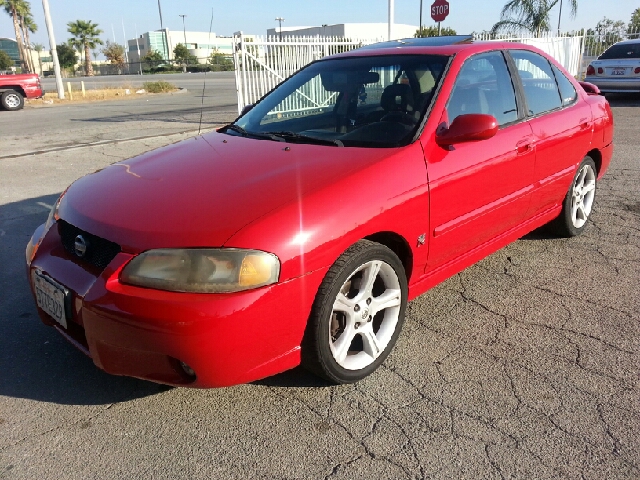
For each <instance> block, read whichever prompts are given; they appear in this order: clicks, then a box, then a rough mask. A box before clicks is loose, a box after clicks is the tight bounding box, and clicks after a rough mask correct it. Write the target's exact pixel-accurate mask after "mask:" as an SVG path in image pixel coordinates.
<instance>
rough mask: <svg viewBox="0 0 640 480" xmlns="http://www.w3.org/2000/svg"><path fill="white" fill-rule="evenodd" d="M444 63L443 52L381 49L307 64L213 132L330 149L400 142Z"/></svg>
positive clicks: (409, 133) (407, 137) (424, 107)
mask: <svg viewBox="0 0 640 480" xmlns="http://www.w3.org/2000/svg"><path fill="white" fill-rule="evenodd" d="M448 61H449V57H447V56H443V55H393V56H391V55H384V56H370V57H349V58H341V59H330V60H322V61H319V62H316V63H312V64H311V65H309V66H308V67H306V68H304V69H303V70H301V71H300V72H298V73H296V74H295V75H293V76H292V77H291V78H289V79H287V80H286V81H285V82H283V83H282V84H281V85H279V86H278V87H276V89H275V90H273V91H272V92H271V93H270V94H268V95H267V96H265V97H264V98H263V99H262V100H261V101H260V102H258V103H257V104H256V106H255V107H254V108H253V109H251V110H250V111H249V112H248V113H246V114H245V115H243V116H242V117H241V118H239V119H238V120H237V121H236V122H235V123H234V124H231V125H229V126H227V127H224V128H223V129H221V131H222V132H224V133H228V134H230V135H242V136H247V137H252V138H258V139H266V140H273V141H286V142H293V143H317V144H325V145H333V146H338V147H342V146H344V147H351V146H360V147H395V146H401V145H404V144H408V143H410V142H411V140H412V139H413V137H414V135H415V132H416V131H417V129H418V128H419V125H420V123H421V120H422V117H423V116H424V114H425V113H426V112H427V111H428V108H429V105H430V104H431V101H432V97H433V93H434V91H435V90H436V88H437V86H438V85H439V83H440V79H441V78H442V74H443V72H444V70H445V67H446V65H447V62H448Z"/></svg>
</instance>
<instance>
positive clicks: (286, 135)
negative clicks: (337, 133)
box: [266, 131, 344, 147]
mask: <svg viewBox="0 0 640 480" xmlns="http://www.w3.org/2000/svg"><path fill="white" fill-rule="evenodd" d="M266 134H270V135H273V136H275V137H280V138H282V139H283V140H285V141H286V140H293V141H296V140H298V141H302V142H308V143H315V144H318V145H336V146H338V147H344V143H342V142H341V141H340V140H338V139H335V138H318V137H311V136H309V135H304V134H302V133H296V132H289V131H285V132H266Z"/></svg>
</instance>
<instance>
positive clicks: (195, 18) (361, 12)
mask: <svg viewBox="0 0 640 480" xmlns="http://www.w3.org/2000/svg"><path fill="white" fill-rule="evenodd" d="M448 1H449V5H450V14H449V16H448V17H447V19H446V20H445V21H444V22H442V26H443V27H451V28H453V29H454V30H456V32H457V33H458V34H466V33H471V32H474V31H475V32H480V31H483V30H489V29H491V27H492V26H493V24H494V23H496V22H497V21H498V20H499V19H500V11H501V10H502V7H503V6H504V4H505V3H506V2H507V0H483V1H478V0H448ZM432 3H433V0H424V1H423V24H425V25H433V24H434V23H433V21H432V20H431V18H430V15H429V13H430V6H431V4H432ZM567 3H568V1H567V0H564V7H563V12H562V24H561V29H562V30H565V31H569V30H577V29H580V28H593V27H595V25H596V24H597V23H598V21H599V20H601V19H602V18H603V17H605V16H606V17H607V18H610V19H612V20H622V21H624V22H625V23H628V22H629V20H630V19H631V14H632V12H633V11H634V10H635V9H636V8H638V7H640V4H639V2H638V0H615V2H612V1H604V0H578V13H577V15H576V17H575V18H573V19H572V18H570V16H569V9H568V8H567ZM614 3H615V7H613V4H614ZM160 4H161V8H162V17H163V25H164V27H165V28H169V29H170V30H182V18H181V17H180V16H179V15H186V17H185V25H186V29H187V31H202V32H208V31H209V26H210V24H211V18H212V11H213V24H212V26H213V28H212V31H213V32H214V33H215V34H216V35H222V36H230V35H232V34H233V33H234V32H236V31H242V32H243V33H245V34H254V35H265V34H266V32H267V29H268V28H274V27H276V26H277V24H278V22H276V21H275V18H276V17H282V18H284V19H285V20H284V23H283V26H287V27H293V26H320V25H322V24H327V25H331V24H336V23H386V22H387V21H388V0H235V1H233V0H232V1H229V0H225V1H222V0H210V1H205V0H180V1H176V0H160ZM49 8H50V12H51V17H52V21H53V25H54V32H55V40H56V43H58V44H60V43H63V42H65V41H66V40H67V39H68V38H69V36H70V35H69V33H68V32H67V23H68V22H71V21H75V20H91V21H92V22H93V23H97V24H98V25H99V28H100V29H102V30H103V31H104V33H103V34H102V35H101V38H102V39H103V40H107V39H108V40H111V41H113V40H114V33H115V39H116V41H117V42H118V43H120V44H123V43H124V34H123V24H124V31H125V33H126V38H127V39H133V38H135V37H136V32H137V34H138V35H140V34H141V33H144V32H147V31H149V30H157V29H159V28H160V17H159V14H158V1H157V0H102V1H96V0H89V1H87V0H49ZM31 11H32V13H33V17H34V20H35V22H36V24H37V25H38V31H37V32H36V33H35V34H32V35H31V41H32V42H33V43H42V44H43V45H45V47H46V48H48V47H49V39H48V37H47V30H46V25H45V22H44V13H43V9H42V2H41V1H40V0H31ZM419 15H420V0H395V22H396V23H405V24H409V25H416V26H417V25H418V23H419ZM551 18H552V22H551V23H552V25H554V27H555V26H557V22H558V8H557V7H556V8H554V10H552V12H551ZM14 36H15V35H14V31H13V23H12V21H11V18H10V17H9V15H6V14H5V13H4V11H0V37H10V38H14Z"/></svg>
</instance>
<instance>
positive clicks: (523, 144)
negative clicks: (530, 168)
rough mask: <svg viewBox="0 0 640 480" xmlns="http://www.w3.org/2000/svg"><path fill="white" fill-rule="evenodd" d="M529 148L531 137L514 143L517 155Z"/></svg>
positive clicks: (531, 148)
mask: <svg viewBox="0 0 640 480" xmlns="http://www.w3.org/2000/svg"><path fill="white" fill-rule="evenodd" d="M531 150H533V144H532V142H531V138H525V139H523V140H520V141H519V142H518V143H516V151H517V152H518V155H522V154H524V153H527V152H530V151H531Z"/></svg>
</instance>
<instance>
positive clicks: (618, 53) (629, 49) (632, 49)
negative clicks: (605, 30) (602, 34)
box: [598, 43, 640, 60]
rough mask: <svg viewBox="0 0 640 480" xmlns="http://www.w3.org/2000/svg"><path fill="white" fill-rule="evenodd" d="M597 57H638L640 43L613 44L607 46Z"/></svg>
mask: <svg viewBox="0 0 640 480" xmlns="http://www.w3.org/2000/svg"><path fill="white" fill-rule="evenodd" d="M598 58H599V59H600V60H607V59H612V58H640V43H627V44H618V45H613V46H612V47H609V48H608V49H607V50H606V51H605V52H604V53H603V54H602V55H600V56H599V57H598Z"/></svg>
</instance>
